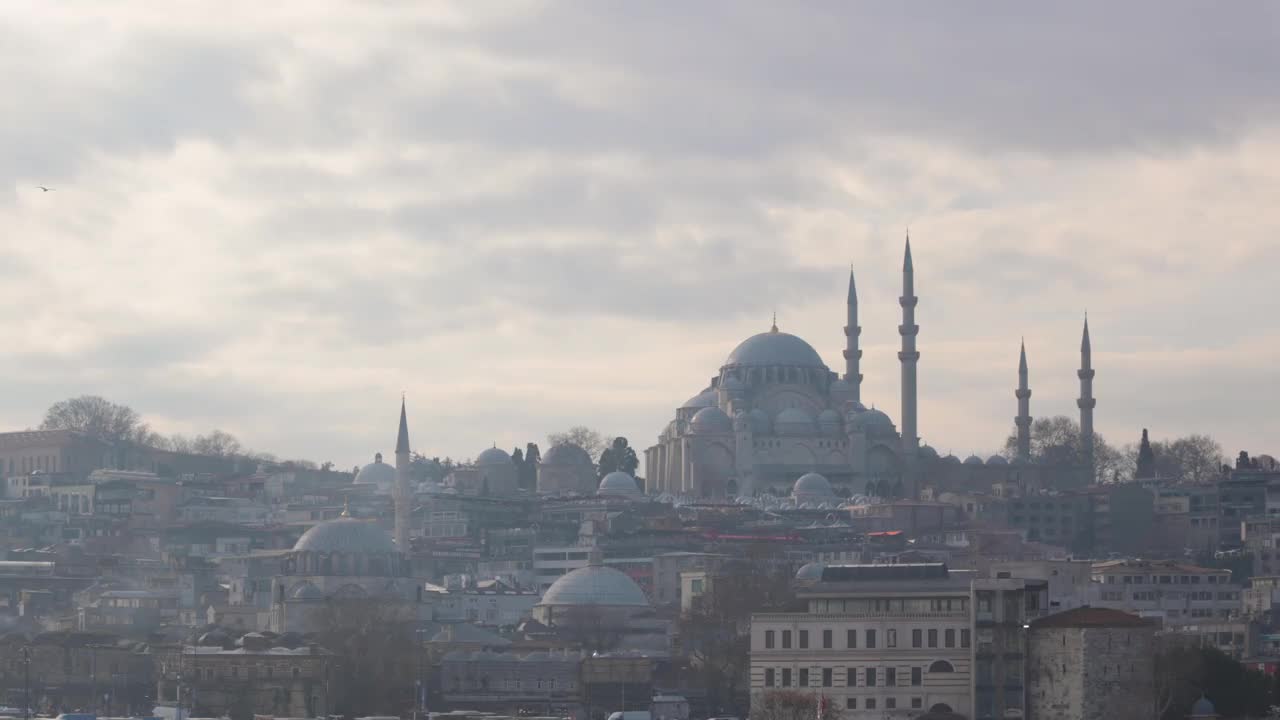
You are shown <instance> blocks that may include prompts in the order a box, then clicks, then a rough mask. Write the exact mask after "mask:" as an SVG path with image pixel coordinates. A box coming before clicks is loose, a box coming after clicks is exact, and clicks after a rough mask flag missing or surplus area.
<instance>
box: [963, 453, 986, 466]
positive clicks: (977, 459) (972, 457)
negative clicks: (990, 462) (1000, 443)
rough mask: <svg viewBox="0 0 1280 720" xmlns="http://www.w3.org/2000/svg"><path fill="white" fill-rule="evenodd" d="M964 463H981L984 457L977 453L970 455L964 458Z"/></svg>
mask: <svg viewBox="0 0 1280 720" xmlns="http://www.w3.org/2000/svg"><path fill="white" fill-rule="evenodd" d="M964 464H965V465H981V464H982V458H980V457H978V456H977V455H970V456H969V457H967V458H965V459H964Z"/></svg>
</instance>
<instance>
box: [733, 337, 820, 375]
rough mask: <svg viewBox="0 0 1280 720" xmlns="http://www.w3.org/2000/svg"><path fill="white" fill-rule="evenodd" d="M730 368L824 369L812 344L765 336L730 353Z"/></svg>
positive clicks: (749, 341)
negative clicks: (780, 367) (776, 366)
mask: <svg viewBox="0 0 1280 720" xmlns="http://www.w3.org/2000/svg"><path fill="white" fill-rule="evenodd" d="M724 364H725V366H726V367H733V366H757V367H758V366H766V365H787V366H791V367H805V368H822V369H824V370H825V369H826V368H827V366H826V365H825V364H824V363H823V362H822V358H821V357H820V356H819V355H818V351H817V350H814V349H813V346H812V345H810V344H809V343H807V342H805V341H804V340H801V339H800V338H798V337H796V336H795V335H791V334H789V333H784V332H777V331H776V330H775V331H773V332H765V333H760V334H759V335H752V336H751V337H749V338H747V339H746V340H743V341H742V344H740V345H738V347H736V348H734V349H733V352H731V353H729V358H728V359H727V360H725V361H724Z"/></svg>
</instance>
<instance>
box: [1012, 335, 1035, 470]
mask: <svg viewBox="0 0 1280 720" xmlns="http://www.w3.org/2000/svg"><path fill="white" fill-rule="evenodd" d="M1013 394H1014V397H1016V398H1018V416H1017V417H1016V418H1014V419H1013V423H1014V425H1016V426H1017V427H1018V459H1019V460H1021V461H1023V462H1031V386H1030V385H1028V384H1027V343H1026V340H1023V342H1022V348H1021V349H1020V350H1019V352H1018V389H1017V390H1016V391H1014V393H1013Z"/></svg>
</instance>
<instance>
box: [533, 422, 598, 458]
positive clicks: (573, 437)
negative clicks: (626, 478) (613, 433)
mask: <svg viewBox="0 0 1280 720" xmlns="http://www.w3.org/2000/svg"><path fill="white" fill-rule="evenodd" d="M562 443H573V444H574V445H577V446H578V447H580V448H582V449H583V450H586V451H587V455H588V456H590V457H593V458H596V457H600V451H602V450H604V448H605V446H606V445H608V444H609V443H608V442H607V441H606V440H605V438H604V436H603V435H601V434H600V433H599V432H597V431H595V430H592V429H591V428H589V427H587V426H585V425H574V426H573V427H571V428H569V429H568V430H565V431H563V432H558V433H551V434H550V435H548V436H547V444H548V445H551V446H552V447H555V446H556V445H560V444H562Z"/></svg>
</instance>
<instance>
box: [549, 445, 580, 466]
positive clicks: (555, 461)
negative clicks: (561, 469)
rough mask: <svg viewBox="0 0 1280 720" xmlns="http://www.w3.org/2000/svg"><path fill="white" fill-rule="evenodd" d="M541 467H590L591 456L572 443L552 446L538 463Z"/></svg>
mask: <svg viewBox="0 0 1280 720" xmlns="http://www.w3.org/2000/svg"><path fill="white" fill-rule="evenodd" d="M540 462H541V463H542V464H543V465H590V464H591V456H590V455H588V454H587V451H586V450H583V449H582V448H580V447H578V446H577V445H574V444H573V443H569V442H566V443H560V444H559V445H553V446H552V447H551V449H550V450H548V451H547V454H546V455H543V456H542V459H541V461H540Z"/></svg>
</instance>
